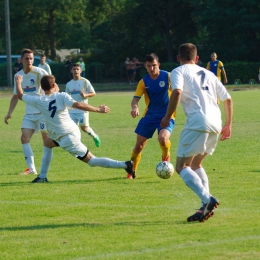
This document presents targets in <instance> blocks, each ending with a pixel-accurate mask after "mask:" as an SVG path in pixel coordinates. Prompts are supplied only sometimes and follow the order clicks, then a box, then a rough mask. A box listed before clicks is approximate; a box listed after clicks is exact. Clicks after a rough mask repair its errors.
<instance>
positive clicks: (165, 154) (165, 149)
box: [160, 140, 171, 160]
mask: <svg viewBox="0 0 260 260" xmlns="http://www.w3.org/2000/svg"><path fill="white" fill-rule="evenodd" d="M160 147H161V149H162V159H163V160H164V159H165V158H167V157H168V156H170V148H171V141H170V140H168V142H167V144H166V145H165V146H164V145H161V144H160Z"/></svg>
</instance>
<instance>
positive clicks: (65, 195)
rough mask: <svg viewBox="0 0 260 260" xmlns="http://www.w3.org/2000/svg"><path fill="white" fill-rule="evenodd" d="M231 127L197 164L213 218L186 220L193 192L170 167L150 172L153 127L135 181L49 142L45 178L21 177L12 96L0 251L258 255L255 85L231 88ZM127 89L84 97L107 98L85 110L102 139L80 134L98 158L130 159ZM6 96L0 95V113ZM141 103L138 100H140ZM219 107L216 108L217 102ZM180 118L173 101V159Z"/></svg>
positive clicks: (9, 254) (25, 255)
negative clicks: (215, 203)
mask: <svg viewBox="0 0 260 260" xmlns="http://www.w3.org/2000/svg"><path fill="white" fill-rule="evenodd" d="M230 93H231V96H232V98H233V101H234V123H233V135H232V138H231V139H230V140H227V141H224V142H219V144H218V147H217V149H216V151H215V153H214V155H213V156H209V157H207V158H206V160H205V162H204V168H205V169H206V171H207V174H208V176H209V180H210V189H211V193H212V194H213V195H214V196H216V197H217V198H218V199H219V201H220V206H219V208H218V209H217V210H216V211H215V215H214V217H213V218H210V219H209V220H208V221H206V222H204V223H199V222H196V223H188V222H186V218H187V217H188V216H189V215H191V214H193V213H194V211H195V209H196V208H198V207H199V204H200V203H199V199H198V198H197V197H196V195H195V194H193V192H192V191H191V190H190V189H189V188H187V187H186V185H185V184H184V183H183V181H182V179H181V178H180V177H179V176H178V175H177V174H176V173H174V175H173V176H172V177H171V178H170V179H168V180H162V179H160V178H158V177H157V175H156V174H155V166H156V165H157V163H158V162H159V161H160V158H161V150H160V147H159V145H158V142H157V135H156V134H155V135H154V137H153V139H151V140H149V142H148V144H147V146H146V148H145V150H144V152H143V156H142V160H141V163H140V167H139V169H138V172H137V178H136V179H135V180H126V179H125V176H126V174H125V171H123V170H116V169H104V168H98V167H96V168H91V167H89V166H88V165H87V164H84V163H82V162H80V161H79V160H77V159H74V158H73V157H72V156H71V155H70V154H68V153H67V152H65V151H63V150H61V149H60V148H55V150H54V158H53V161H52V164H51V167H50V172H49V175H48V179H49V183H43V184H32V183H30V182H31V180H32V179H33V178H34V177H35V176H20V175H18V173H19V172H21V171H22V170H23V169H24V168H26V164H25V162H24V159H23V153H22V147H21V144H20V126H21V120H22V117H23V114H24V103H22V102H21V101H19V103H18V106H17V107H16V109H15V111H14V113H13V116H12V119H11V120H10V121H9V125H5V124H4V123H3V121H2V124H1V125H0V134H1V138H0V151H1V153H0V157H1V158H0V166H1V167H0V171H1V175H0V186H1V193H0V194H1V195H0V196H1V197H0V201H1V226H0V239H1V243H0V259H8V260H10V259H16V260H18V259H37V260H39V259H44V260H45V259H55V260H60V259H75V260H76V259H80V260H83V259H120V260H121V259H177V260H178V259H181V260H183V259H190V260H195V259H200V260H204V259H205V260H206V259H211V260H212V259H213V260H216V259H217V260H219V259H221V260H227V259H229V260H230V259H259V258H260V246H259V244H260V235H259V230H260V220H259V213H260V204H259V197H260V191H259V190H260V188H259V187H260V166H259V132H260V120H259V111H260V102H259V100H260V91H258V90H251V91H231V92H230ZM132 96H133V93H132V92H131V93H130V92H111V93H98V95H97V96H96V97H94V98H91V99H90V104H93V105H99V104H102V103H105V104H106V105H108V106H109V107H110V108H111V112H110V114H108V115H104V114H95V113H92V114H91V115H90V124H91V126H92V128H93V129H94V130H95V131H96V132H97V133H98V135H99V136H100V138H101V146H100V147H99V148H96V147H95V144H94V142H93V140H92V139H91V138H90V137H89V136H88V135H86V134H85V135H84V134H82V141H83V142H84V143H85V144H86V145H87V146H88V148H89V149H90V151H91V152H92V153H93V154H95V155H96V156H99V157H101V156H102V157H110V158H113V159H118V160H124V161H125V160H128V159H129V158H130V155H131V151H132V149H133V146H134V144H135V140H136V136H135V134H134V129H135V126H136V124H137V122H138V120H139V118H140V117H139V118H136V119H132V118H131V116H130V102H131V99H132ZM10 98H11V95H8V94H6V93H5V92H2V93H0V100H1V102H0V107H1V110H0V111H1V118H2V120H3V118H4V116H5V115H6V113H7V109H8V107H9V102H10ZM140 107H141V111H142V110H143V108H144V105H143V100H141V101H140ZM221 108H222V106H221ZM184 122H185V118H184V115H183V112H182V109H181V107H179V109H178V115H177V120H176V127H175V130H174V132H173V135H172V137H171V142H172V147H171V154H172V155H171V162H172V163H173V164H175V153H176V148H177V143H178V139H179V133H180V131H181V129H182V128H183V124H184ZM31 145H32V148H33V151H34V154H35V163H36V166H37V170H38V172H39V170H40V163H41V157H42V152H43V147H42V141H41V136H40V134H35V135H34V136H33V138H32V142H31Z"/></svg>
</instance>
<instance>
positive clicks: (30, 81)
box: [14, 66, 48, 114]
mask: <svg viewBox="0 0 260 260" xmlns="http://www.w3.org/2000/svg"><path fill="white" fill-rule="evenodd" d="M15 75H22V76H23V81H22V84H21V85H22V89H23V92H24V93H25V94H27V95H32V96H37V95H42V94H44V92H43V90H42V89H41V78H42V77H43V76H44V75H48V73H47V72H46V71H45V70H43V69H41V68H38V67H34V66H33V67H32V69H31V71H30V72H28V73H26V74H25V73H24V71H23V70H20V71H18V72H17V73H16V74H15ZM14 95H17V92H16V82H15V78H14ZM25 113H26V114H39V113H40V111H39V110H38V109H37V108H35V107H33V106H30V105H28V104H27V105H26V109H25Z"/></svg>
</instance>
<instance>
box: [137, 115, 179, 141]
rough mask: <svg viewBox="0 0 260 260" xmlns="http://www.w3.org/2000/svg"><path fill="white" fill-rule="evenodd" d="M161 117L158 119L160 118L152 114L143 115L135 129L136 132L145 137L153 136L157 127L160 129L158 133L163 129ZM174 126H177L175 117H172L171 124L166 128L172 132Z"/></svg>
mask: <svg viewBox="0 0 260 260" xmlns="http://www.w3.org/2000/svg"><path fill="white" fill-rule="evenodd" d="M161 119H162V118H160V119H158V118H153V117H151V116H145V117H143V118H142V119H141V120H140V121H139V123H138V125H137V127H136V129H135V133H136V134H138V135H141V136H143V137H146V138H147V139H149V138H152V137H153V134H154V132H155V130H156V129H157V131H158V134H159V132H160V131H161V129H162V128H161V126H160V123H161ZM174 126H175V122H174V119H171V120H170V123H169V125H168V126H167V127H166V128H165V129H166V130H168V131H169V132H170V133H172V130H173V129H174Z"/></svg>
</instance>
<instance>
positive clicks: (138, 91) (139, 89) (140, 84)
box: [134, 79, 145, 98]
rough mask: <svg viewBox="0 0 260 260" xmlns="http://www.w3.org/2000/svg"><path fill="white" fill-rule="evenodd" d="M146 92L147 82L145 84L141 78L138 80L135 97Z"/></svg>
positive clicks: (139, 96)
mask: <svg viewBox="0 0 260 260" xmlns="http://www.w3.org/2000/svg"><path fill="white" fill-rule="evenodd" d="M144 93H145V84H144V80H143V79H141V80H140V81H139V82H138V85H137V87H136V90H135V95H134V98H141V97H142V95H143V94H144Z"/></svg>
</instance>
